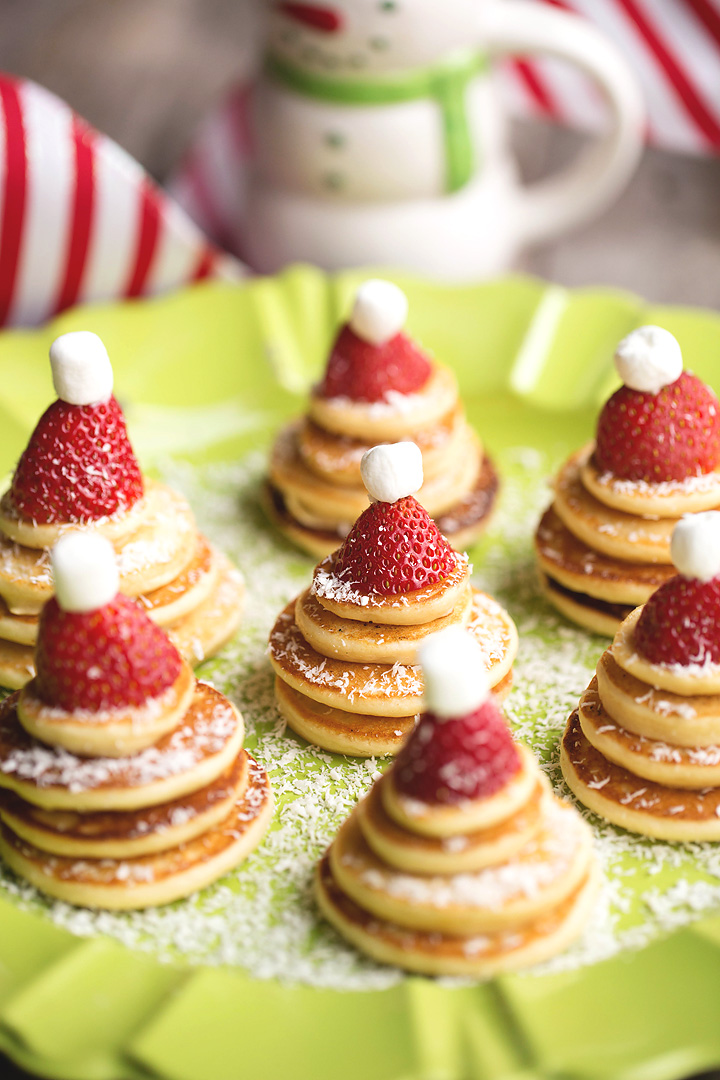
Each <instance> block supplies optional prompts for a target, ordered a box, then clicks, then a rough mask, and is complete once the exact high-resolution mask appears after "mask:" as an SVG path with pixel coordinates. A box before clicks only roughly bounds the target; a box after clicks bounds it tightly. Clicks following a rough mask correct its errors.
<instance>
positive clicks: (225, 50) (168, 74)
mask: <svg viewBox="0 0 720 1080" xmlns="http://www.w3.org/2000/svg"><path fill="white" fill-rule="evenodd" d="M256 40H257V19H256V18H255V17H254V10H253V4H252V0H123V2H122V3H119V2H117V0H116V2H114V3H107V2H106V3H103V4H100V3H98V2H97V0H1V2H0V70H6V71H10V72H13V73H14V74H17V75H23V76H27V77H29V78H32V79H35V80H36V81H37V82H40V83H42V84H43V85H45V86H47V87H48V88H49V89H51V90H53V91H55V92H56V93H58V94H59V95H60V96H61V97H64V98H65V99H66V100H67V101H68V102H69V103H70V104H71V105H72V106H73V107H74V108H76V109H77V110H78V112H80V113H81V115H83V116H85V117H86V118H87V119H88V120H90V121H91V122H92V123H93V124H95V125H96V126H97V127H99V128H100V129H101V130H103V131H105V132H107V133H108V134H109V135H111V136H112V137H113V138H115V139H116V140H117V141H118V142H119V143H121V145H123V146H124V147H125V148H126V149H127V150H129V151H130V152H131V153H132V154H134V155H135V156H136V157H137V158H138V159H139V160H140V161H141V162H142V163H143V164H144V165H145V166H146V167H147V168H148V169H149V170H150V172H151V173H153V175H155V176H156V177H157V178H158V179H160V180H162V179H163V177H165V176H167V175H168V173H169V171H170V170H171V169H172V168H173V166H174V165H175V164H176V163H177V162H178V161H179V160H180V157H181V155H182V153H183V150H184V148H185V147H186V145H187V143H188V140H189V137H190V134H191V132H192V130H193V127H194V125H195V124H196V122H197V121H198V119H199V118H200V117H201V116H202V115H203V114H204V112H205V111H206V110H207V109H208V107H210V106H211V104H212V102H213V101H214V100H216V99H217V97H218V96H219V95H221V94H222V92H223V90H224V89H225V88H226V87H228V86H229V85H231V84H232V82H233V81H234V80H237V79H238V78H240V77H241V76H242V75H243V73H244V72H246V71H247V70H248V67H249V65H250V64H251V62H252V57H253V56H254V55H255V43H256ZM578 143H579V140H578V138H577V137H576V136H572V135H568V134H567V133H564V132H560V131H557V130H555V129H554V128H552V127H550V126H543V125H537V124H532V125H530V124H522V125H518V127H517V131H516V145H517V150H518V155H519V157H520V160H521V163H522V166H523V171H524V172H525V174H526V175H527V176H528V177H533V176H537V175H541V174H543V173H545V172H547V171H549V170H550V169H552V168H553V167H554V166H556V165H557V164H559V163H561V162H562V161H564V160H566V158H567V156H568V154H570V153H572V152H573V151H574V150H575V149H576V147H577V145H578ZM524 268H525V269H528V270H530V271H532V272H534V273H538V274H541V275H543V276H545V277H547V278H551V279H553V280H556V281H559V282H560V283H562V284H567V285H593V284H600V283H602V284H607V285H615V286H618V287H620V288H626V289H631V290H633V291H635V292H638V293H640V294H641V295H643V296H646V297H647V298H648V299H651V300H654V301H665V302H673V303H691V304H700V305H704V306H708V307H715V308H717V307H720V161H716V160H708V159H692V158H679V157H673V156H671V155H669V154H664V153H660V152H657V151H648V152H647V154H646V155H645V158H644V160H643V162H642V164H641V166H640V169H639V170H638V173H637V175H636V177H635V179H634V180H633V181H632V183H631V184H630V186H629V187H628V189H627V191H626V192H625V193H624V195H623V196H622V197H621V198H620V200H619V201H618V202H617V204H616V205H615V206H614V207H613V208H612V209H611V210H610V211H609V213H607V214H605V216H604V217H602V218H601V219H599V220H598V221H596V222H595V223H593V224H591V225H588V226H586V227H585V228H583V229H579V230H577V231H576V232H574V233H573V234H571V235H570V236H568V237H566V238H564V239H562V240H560V241H557V242H556V243H553V244H549V245H547V246H545V247H544V248H542V249H540V250H538V251H536V252H534V253H532V254H531V255H529V256H528V257H527V258H526V260H525V263H524ZM0 1072H1V1075H2V1077H3V1078H4V1080H24V1078H25V1076H26V1074H25V1073H23V1072H21V1071H18V1070H16V1069H15V1068H14V1067H13V1066H12V1065H10V1064H9V1063H8V1062H5V1061H3V1060H2V1058H0ZM713 1076H714V1078H715V1080H720V1074H713ZM117 1080H122V1077H118V1078H117Z"/></svg>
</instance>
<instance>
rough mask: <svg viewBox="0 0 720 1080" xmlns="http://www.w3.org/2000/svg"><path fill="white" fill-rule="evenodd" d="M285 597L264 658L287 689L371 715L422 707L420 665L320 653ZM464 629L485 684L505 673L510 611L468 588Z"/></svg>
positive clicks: (513, 643) (513, 635)
mask: <svg viewBox="0 0 720 1080" xmlns="http://www.w3.org/2000/svg"><path fill="white" fill-rule="evenodd" d="M296 603H297V601H295V600H293V601H291V602H290V603H289V604H288V605H287V607H286V608H285V609H284V611H282V612H281V614H280V615H279V616H278V618H277V620H276V622H275V626H274V627H273V629H272V632H271V634H270V663H271V664H272V666H273V669H274V671H275V674H276V675H278V676H279V677H280V678H281V679H282V680H283V681H284V682H286V683H288V684H289V685H290V686H291V687H293V689H295V690H297V691H299V692H300V693H301V694H304V695H305V696H306V697H310V698H312V699H313V700H315V701H319V702H321V703H322V704H323V705H331V706H333V707H335V708H336V709H341V710H342V711H344V712H360V713H369V714H370V715H372V716H385V717H397V716H413V715H414V714H415V713H417V712H419V711H420V709H421V707H422V677H421V671H420V668H419V667H417V666H415V665H410V664H400V663H395V664H360V663H353V662H352V661H347V660H338V659H335V658H332V657H327V656H324V655H323V654H322V653H319V652H317V651H316V650H315V649H313V648H312V647H311V646H310V645H309V644H308V642H307V641H306V640H305V638H304V637H303V635H302V633H301V632H300V629H299V627H298V625H297V622H296V621H295V605H296ZM468 631H469V632H470V633H471V634H473V636H474V637H475V639H476V640H477V642H478V643H479V645H480V646H481V648H482V650H483V653H484V656H485V662H486V664H487V672H488V678H489V681H490V685H491V687H493V688H494V687H495V686H496V685H497V684H499V683H501V682H502V681H503V680H504V679H505V678H506V676H507V675H509V673H510V670H511V667H512V663H513V660H514V659H515V655H516V653H517V643H518V639H517V630H516V629H515V624H514V623H513V622H512V620H511V619H510V616H509V615H508V614H507V613H506V612H505V611H504V610H503V608H501V607H500V605H499V604H498V603H497V602H496V601H495V600H493V599H492V597H490V596H486V594H485V593H481V592H478V591H477V590H473V611H472V615H471V618H470V621H469V623H468Z"/></svg>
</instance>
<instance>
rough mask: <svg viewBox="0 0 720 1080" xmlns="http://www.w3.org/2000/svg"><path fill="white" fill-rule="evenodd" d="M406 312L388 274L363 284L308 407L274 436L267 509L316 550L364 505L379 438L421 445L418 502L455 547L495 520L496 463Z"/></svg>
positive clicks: (329, 543) (341, 532)
mask: <svg viewBox="0 0 720 1080" xmlns="http://www.w3.org/2000/svg"><path fill="white" fill-rule="evenodd" d="M407 310H408V304H407V299H406V297H405V295H404V293H403V292H402V291H401V290H400V289H399V288H398V287H397V286H396V285H393V284H391V283H390V282H389V281H378V280H372V281H366V282H365V284H364V285H361V286H360V288H359V289H358V292H357V296H356V298H355V304H354V307H353V310H352V313H351V316H350V320H349V322H348V323H347V324H346V325H344V326H342V327H341V328H340V331H339V333H338V336H337V338H336V340H335V344H334V345H333V348H332V351H331V353H330V358H329V360H328V365H327V370H326V372H325V375H324V377H323V379H322V381H321V382H320V383H319V384H318V386H316V387H315V389H314V391H313V393H312V395H311V398H310V408H309V410H308V413H307V415H306V416H304V417H302V418H301V419H300V420H296V421H295V422H294V423H292V424H291V425H290V426H289V427H287V428H285V430H283V431H282V432H281V433H280V435H279V436H278V439H277V441H276V443H275V447H274V449H273V453H272V457H271V461H270V475H269V479H268V484H267V488H266V503H267V508H268V512H269V514H270V516H271V518H272V520H273V521H274V522H275V523H276V525H277V526H278V527H279V528H280V530H281V531H282V532H283V533H284V534H285V535H286V536H287V537H288V538H289V539H291V540H292V541H293V542H294V543H296V544H297V545H298V546H299V547H301V548H303V549H304V550H305V551H307V552H309V553H310V554H311V555H315V556H323V555H327V554H329V553H330V552H331V551H333V550H334V549H335V548H336V547H337V545H338V544H339V543H340V541H341V540H342V539H343V537H344V536H345V535H346V534H347V532H348V530H349V529H350V526H351V525H352V523H353V522H354V521H355V519H356V518H357V517H358V515H359V514H361V513H362V511H363V510H364V509H365V507H366V506H367V504H368V499H367V494H366V492H365V488H364V487H363V483H362V477H361V475H360V461H361V460H362V456H363V454H364V453H365V452H366V451H367V450H369V449H370V447H372V446H374V445H375V444H376V443H380V442H395V441H397V440H399V439H408V440H412V441H413V442H415V443H416V444H417V445H418V446H419V447H420V450H421V451H422V456H423V468H424V475H425V480H424V483H423V486H422V489H421V490H420V491H419V492H418V500H419V502H421V503H422V505H423V506H424V507H425V508H426V510H427V511H428V513H429V514H430V516H431V517H432V518H434V519H435V521H436V522H437V525H438V528H439V529H440V531H441V532H442V533H443V535H445V536H446V537H447V538H448V540H449V541H450V542H451V544H452V545H453V547H454V548H455V549H456V550H458V551H460V550H462V549H464V548H466V547H468V546H469V545H470V544H471V543H472V542H473V541H474V540H475V539H476V538H477V537H478V536H479V534H480V533H481V532H482V530H483V529H484V528H485V526H486V524H487V522H488V520H489V516H490V513H491V511H492V508H493V505H494V502H495V497H496V494H497V488H498V479H497V475H496V473H495V470H494V468H493V465H492V462H491V461H490V459H489V458H488V457H487V456H486V455H485V454H484V452H483V448H482V446H481V444H480V441H479V439H478V437H477V435H476V434H475V432H473V431H472V430H471V428H470V427H469V426H468V424H467V421H466V419H465V413H464V410H463V407H462V405H461V403H460V401H459V400H458V390H457V384H456V381H455V376H454V375H453V373H452V372H451V371H450V370H449V369H448V368H446V367H444V366H443V365H441V364H439V363H437V361H435V360H434V359H432V358H431V357H430V356H428V355H427V354H426V353H425V352H423V351H422V350H421V349H420V347H419V346H418V345H417V344H416V343H415V342H414V341H413V340H412V339H411V338H409V337H408V336H407V335H406V334H405V333H404V332H403V327H404V325H405V319H406V317H407Z"/></svg>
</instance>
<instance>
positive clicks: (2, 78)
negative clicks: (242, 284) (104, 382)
mask: <svg viewBox="0 0 720 1080" xmlns="http://www.w3.org/2000/svg"><path fill="white" fill-rule="evenodd" d="M237 272H238V264H237V263H236V262H235V260H233V259H231V258H230V257H229V256H227V255H226V254H225V253H224V252H222V251H220V250H219V249H218V248H217V247H215V246H213V245H212V244H210V243H209V242H208V240H207V238H206V237H205V236H204V235H203V233H202V232H201V231H200V229H199V228H198V226H197V225H195V224H194V223H193V222H192V221H190V219H189V218H188V216H187V214H186V213H185V211H184V210H182V209H181V208H180V206H178V204H177V203H176V202H175V201H174V200H173V199H171V198H169V197H168V196H167V195H166V194H165V193H164V192H163V191H161V190H160V188H158V187H157V185H156V184H155V183H154V182H153V181H152V180H151V179H150V177H149V176H148V175H147V173H146V172H145V171H144V170H143V169H142V167H141V166H140V165H139V164H138V163H137V162H136V161H134V160H133V159H132V158H131V157H130V156H129V155H128V154H127V153H126V152H125V151H124V150H122V149H121V148H120V147H119V146H118V145H117V144H116V143H114V142H113V141H112V140H111V139H109V138H107V137H106V136H104V135H101V134H100V133H99V132H98V131H96V130H95V129H94V128H92V127H91V126H90V125H89V124H87V123H86V122H85V121H84V120H82V119H81V118H80V117H79V116H78V115H77V114H76V113H74V112H73V111H72V109H70V108H69V106H68V105H66V104H65V102H63V101H61V100H60V99H59V98H58V97H56V96H55V95H54V94H51V93H50V92H49V91H48V90H44V89H43V88H42V87H41V86H38V85H37V84H36V83H33V82H30V81H28V80H22V79H16V78H13V77H12V76H7V75H2V74H0V326H2V325H12V326H31V325H35V324H37V323H40V322H43V321H45V320H46V319H48V318H50V317H52V316H53V315H55V314H57V313H58V312H59V311H62V310H63V309H64V308H67V307H70V306H71V305H72V304H75V303H78V302H80V301H86V300H101V299H111V298H123V297H135V296H146V295H150V294H155V293H160V292H164V291H166V290H170V289H175V288H178V287H179V286H181V285H184V284H186V283H188V282H191V281H198V280H200V279H201V278H205V277H210V276H223V277H228V276H237Z"/></svg>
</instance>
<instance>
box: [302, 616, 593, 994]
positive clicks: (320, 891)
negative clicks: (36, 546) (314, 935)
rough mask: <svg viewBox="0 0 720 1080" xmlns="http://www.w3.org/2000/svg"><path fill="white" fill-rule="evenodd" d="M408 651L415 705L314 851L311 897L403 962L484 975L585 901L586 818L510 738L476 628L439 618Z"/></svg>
mask: <svg viewBox="0 0 720 1080" xmlns="http://www.w3.org/2000/svg"><path fill="white" fill-rule="evenodd" d="M419 660H420V664H421V667H422V672H423V678H424V682H425V692H424V709H425V711H424V712H423V713H422V715H421V716H420V718H419V722H418V725H417V727H416V728H415V730H414V731H413V732H412V733H411V734H410V736H409V737H408V739H407V741H406V743H405V745H404V746H403V747H402V749H401V750H400V753H399V754H398V757H397V759H396V761H395V763H394V764H393V765H392V766H391V768H390V769H388V770H387V772H385V773H384V774H383V775H382V776H381V777H380V778H379V779H378V780H376V782H375V783H374V784H373V786H372V788H371V790H370V791H369V792H368V795H367V797H366V798H364V799H363V800H362V801H361V802H360V803H359V804H358V806H357V807H356V808H355V810H354V811H353V813H352V814H351V815H350V817H349V818H348V819H347V820H346V821H345V822H344V824H343V825H342V826H341V828H340V830H339V832H338V834H337V836H336V837H335V839H334V840H333V842H332V844H331V845H330V848H329V849H328V851H327V852H326V854H325V856H324V858H323V859H322V861H321V863H320V866H319V868H318V875H317V879H316V896H317V899H318V903H319V905H320V908H321V910H322V911H323V913H324V915H325V916H326V917H327V918H328V919H329V920H330V922H331V923H332V924H333V925H334V926H335V927H336V929H338V930H339V931H340V932H341V933H343V934H345V935H346V936H347V937H349V939H350V940H351V941H352V942H353V944H355V945H356V946H359V947H360V948H362V949H364V950H365V951H367V952H368V953H369V954H370V955H371V956H374V957H375V958H376V959H379V960H384V961H386V962H388V963H395V964H399V965H400V966H401V967H406V968H409V969H411V970H415V971H424V972H427V973H430V974H435V975H437V974H445V973H448V974H449V973H453V974H458V973H462V974H475V975H483V976H487V975H493V974H496V973H497V972H498V971H504V970H507V969H508V968H509V967H512V966H521V965H522V963H523V962H529V961H530V960H531V959H532V960H533V961H536V960H537V959H538V956H539V955H540V956H543V957H545V956H550V955H552V954H553V953H555V952H557V951H559V950H560V949H562V948H564V947H565V945H566V944H567V943H568V941H570V940H571V938H572V937H573V936H574V935H575V934H577V933H579V931H580V928H581V926H582V925H583V923H584V921H585V919H586V918H587V917H588V916H589V914H590V908H591V904H592V899H593V897H594V895H595V887H596V871H595V868H594V860H593V855H592V843H591V837H590V831H589V829H588V827H587V825H586V824H585V823H584V822H583V821H582V820H581V819H580V817H579V815H578V814H577V813H576V811H575V810H574V809H573V808H572V807H571V806H568V805H567V803H562V802H560V801H559V800H558V799H556V798H555V797H554V796H553V795H552V794H551V793H550V791H549V790H548V788H547V785H546V782H545V781H544V780H543V778H542V777H541V775H540V771H539V769H538V766H537V763H536V762H535V760H534V758H533V756H532V754H531V753H530V752H529V751H528V750H527V749H526V748H525V747H522V746H518V745H517V744H516V743H515V742H513V739H512V737H511V735H510V732H509V730H508V728H507V726H506V724H505V721H504V720H503V717H502V714H501V713H500V710H499V708H498V706H497V703H496V702H495V700H494V699H493V698H492V696H490V694H489V686H488V681H487V676H486V674H485V664H484V658H483V654H482V650H481V648H480V646H479V645H478V643H477V641H476V640H475V639H474V638H473V637H472V636H470V635H469V634H468V633H467V632H466V631H465V630H462V629H461V628H459V627H450V628H448V629H445V630H441V631H440V632H438V633H435V634H433V635H432V636H430V637H428V638H427V639H426V640H425V641H424V642H423V644H422V645H421V647H420V649H419ZM559 928H562V929H560V930H559ZM528 929H529V930H530V933H527V931H528ZM478 934H480V935H482V937H481V939H480V940H481V946H480V948H478V947H477V941H478V938H477V935H478ZM529 940H531V942H532V945H531V949H530V951H529V952H528V951H526V945H527V943H528V941H529Z"/></svg>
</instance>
